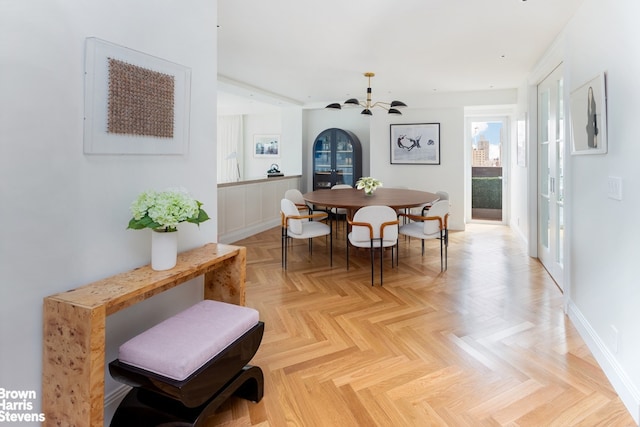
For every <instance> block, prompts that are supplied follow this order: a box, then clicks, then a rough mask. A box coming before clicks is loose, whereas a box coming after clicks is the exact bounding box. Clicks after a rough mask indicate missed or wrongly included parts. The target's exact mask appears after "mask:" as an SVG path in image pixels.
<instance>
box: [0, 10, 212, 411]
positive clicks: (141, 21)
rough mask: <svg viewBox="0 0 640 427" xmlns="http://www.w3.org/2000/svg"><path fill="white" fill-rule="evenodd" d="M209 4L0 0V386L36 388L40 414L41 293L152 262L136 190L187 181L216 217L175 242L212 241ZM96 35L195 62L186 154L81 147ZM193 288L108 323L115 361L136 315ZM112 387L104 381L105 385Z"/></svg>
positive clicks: (145, 317)
mask: <svg viewBox="0 0 640 427" xmlns="http://www.w3.org/2000/svg"><path fill="white" fill-rule="evenodd" d="M216 8H217V3H216V2H215V1H207V0H192V1H190V2H189V7H184V4H182V3H180V2H175V1H170V0H138V1H136V2H130V1H127V0H110V1H104V0H95V1H92V2H84V1H73V0H68V1H56V2H51V1H48V0H31V1H28V2H22V1H2V2H0V9H1V10H0V40H4V41H5V42H3V43H0V58H2V60H1V61H2V83H0V85H1V87H2V96H0V199H1V200H2V201H1V202H0V222H2V224H3V227H2V232H1V235H0V259H1V260H2V261H0V262H1V264H0V289H1V290H0V292H1V296H0V313H1V314H0V316H1V317H0V328H1V329H0V341H1V342H2V344H1V345H0V387H2V388H5V389H13V390H35V391H36V392H37V393H38V402H36V403H35V404H34V411H35V412H37V411H39V410H40V406H41V403H40V401H39V396H40V390H41V372H42V370H41V366H42V360H41V359H42V299H43V298H44V297H45V296H47V295H50V294H53V293H57V292H62V291H65V290H68V289H72V288H74V287H77V286H81V285H84V284H87V283H89V282H91V281H94V280H97V279H100V278H104V277H107V276H110V275H113V274H116V273H119V272H123V271H127V270H129V269H132V268H135V267H138V266H140V265H144V264H147V263H148V262H149V261H150V234H149V233H150V231H148V230H144V231H132V230H126V225H127V223H128V221H129V218H130V213H129V205H130V204H131V202H132V201H133V200H134V198H135V197H136V196H137V194H138V193H139V192H140V191H142V190H145V189H151V188H156V189H163V188H165V187H169V186H183V187H185V188H187V189H188V190H189V191H190V192H191V193H192V194H194V195H195V196H196V197H197V198H198V199H199V200H201V201H202V202H203V203H204V208H205V210H207V212H209V213H210V214H213V215H212V216H213V217H214V219H213V220H211V221H208V222H206V223H204V224H202V225H201V226H200V228H198V227H196V226H194V225H191V224H188V225H184V226H180V231H179V233H180V236H179V250H185V249H188V248H192V247H196V246H200V245H202V244H204V243H206V242H211V241H215V240H216V238H217V236H216V230H217V223H216V219H215V213H216V211H217V200H216V195H217V191H216V166H215V164H216V163H215V153H216V150H215V135H216V128H215V127H216V124H215V123H216V120H215V117H216V74H217V65H216V55H215V52H216V25H215V23H216ZM92 36H93V37H98V38H101V39H104V40H107V41H110V42H113V43H116V44H119V45H122V46H126V47H129V48H131V49H134V50H138V51H141V52H145V53H148V54H151V55H154V56H157V57H159V58H163V59H166V60H169V61H172V62H176V63H178V64H182V65H185V66H188V67H190V68H191V70H192V90H191V117H190V146H189V153H188V155H186V156H87V155H84V154H83V141H82V135H83V131H82V129H83V67H84V43H85V38H86V37H92ZM9 40H11V42H10V43H9V42H8V41H9ZM199 286H200V283H197V282H196V283H192V284H191V285H187V286H186V288H185V289H179V290H177V291H176V292H172V293H171V294H170V295H168V296H166V297H164V296H163V297H161V298H153V299H151V300H149V301H148V303H147V304H145V305H143V306H135V307H133V308H130V309H127V310H125V311H124V312H122V313H119V314H118V315H117V316H116V317H114V318H113V319H110V321H109V324H108V328H109V329H110V330H109V331H108V337H107V340H108V345H109V348H108V352H109V354H110V356H113V354H114V350H115V348H116V347H117V345H118V343H119V342H120V341H121V340H122V339H124V338H126V337H127V336H129V335H131V334H133V333H135V332H136V330H137V329H142V328H145V327H146V325H145V323H153V322H155V321H156V319H157V318H160V317H163V316H165V315H168V314H170V313H172V312H175V311H177V310H178V309H180V308H181V307H183V306H187V305H189V304H190V303H191V302H192V301H194V300H195V299H197V298H198V292H199ZM110 356H108V357H110ZM108 360H109V359H108ZM115 387H116V385H115V384H113V383H111V382H109V383H107V387H106V388H107V390H106V391H107V393H109V392H110V391H112V390H113V389H114V388H115Z"/></svg>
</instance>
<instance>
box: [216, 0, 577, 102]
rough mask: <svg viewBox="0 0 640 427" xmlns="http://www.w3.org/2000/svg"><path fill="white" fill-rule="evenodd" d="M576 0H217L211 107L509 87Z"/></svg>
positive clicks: (410, 97) (406, 97)
mask: <svg viewBox="0 0 640 427" xmlns="http://www.w3.org/2000/svg"><path fill="white" fill-rule="evenodd" d="M582 2H583V0H528V1H524V0H394V1H391V0H367V1H365V0H322V1H300V0H270V1H264V0H219V1H218V26H219V27H218V79H219V82H221V83H220V98H219V102H218V104H219V110H220V111H229V106H230V105H231V104H232V103H243V107H238V106H236V107H234V108H248V106H247V104H246V100H247V99H251V103H252V104H253V105H254V107H256V106H257V105H260V104H262V103H265V102H266V103H268V104H270V105H272V106H273V105H282V104H294V105H301V106H303V107H309V108H313V107H323V106H325V105H326V104H329V103H331V102H344V100H346V99H347V98H352V97H355V98H358V99H360V100H364V99H365V98H366V88H367V79H366V78H365V77H364V75H363V73H364V72H367V71H371V72H374V73H375V74H376V75H375V77H373V78H372V79H371V87H372V92H373V95H372V98H373V101H374V102H375V101H386V102H388V101H391V100H393V99H398V100H402V101H404V102H406V103H407V104H408V105H409V107H411V106H414V107H417V106H420V103H421V100H424V99H425V98H427V97H429V96H430V95H431V94H433V93H434V92H437V93H443V92H460V91H465V92H466V91H484V90H498V89H513V88H517V87H519V86H520V85H521V84H522V83H523V82H524V81H525V79H526V76H527V74H528V73H529V71H530V70H531V69H532V68H533V67H534V65H535V64H536V62H537V61H538V60H539V59H540V57H541V56H542V54H543V53H544V52H545V50H546V49H547V48H548V47H549V46H550V45H551V43H552V42H553V41H554V39H555V38H556V37H557V36H558V35H559V33H560V31H561V30H562V28H563V27H564V26H565V25H566V24H567V22H568V21H569V19H570V18H571V17H572V16H573V14H574V13H575V11H576V10H577V9H578V7H579V6H580V5H581V4H582ZM225 105H226V106H227V107H225ZM225 108H226V110H225ZM236 114H238V113H236Z"/></svg>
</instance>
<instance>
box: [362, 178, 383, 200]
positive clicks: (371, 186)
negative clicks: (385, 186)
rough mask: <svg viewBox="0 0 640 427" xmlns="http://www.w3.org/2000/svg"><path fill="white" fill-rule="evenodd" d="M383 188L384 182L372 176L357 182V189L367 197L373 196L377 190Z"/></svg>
mask: <svg viewBox="0 0 640 427" xmlns="http://www.w3.org/2000/svg"><path fill="white" fill-rule="evenodd" d="M378 187H382V182H381V181H378V180H377V179H375V178H372V177H370V176H363V177H362V178H360V179H359V180H358V182H356V188H357V189H358V190H363V189H364V192H365V193H366V194H367V195H369V196H370V195H372V194H373V192H374V191H376V188H378Z"/></svg>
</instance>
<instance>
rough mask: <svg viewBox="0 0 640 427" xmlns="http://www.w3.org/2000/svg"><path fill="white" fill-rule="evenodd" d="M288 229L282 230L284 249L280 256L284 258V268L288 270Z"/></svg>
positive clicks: (282, 245)
mask: <svg viewBox="0 0 640 427" xmlns="http://www.w3.org/2000/svg"><path fill="white" fill-rule="evenodd" d="M286 232H287V231H286V229H285V228H283V229H282V242H281V244H280V246H281V247H282V248H281V249H282V253H281V254H280V256H281V258H282V261H281V263H282V267H284V269H285V270H286V269H287V235H286Z"/></svg>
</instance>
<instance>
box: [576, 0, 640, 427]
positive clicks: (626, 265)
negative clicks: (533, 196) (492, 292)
mask: <svg viewBox="0 0 640 427" xmlns="http://www.w3.org/2000/svg"><path fill="white" fill-rule="evenodd" d="M638 16H640V4H639V3H638V2H636V1H634V0H620V1H616V2H609V1H606V0H585V2H584V4H583V6H582V7H581V8H580V10H579V11H578V13H577V14H576V16H575V17H574V18H573V19H572V21H571V22H570V24H569V25H568V27H567V30H566V36H565V43H566V51H565V56H566V58H565V85H568V88H569V90H570V91H571V90H573V89H575V88H577V87H579V86H580V85H582V84H583V83H584V82H586V81H588V80H590V79H591V78H592V77H594V76H595V75H596V74H597V73H600V72H603V71H606V72H607V116H608V117H607V119H608V143H609V150H608V154H605V155H587V156H567V160H568V161H569V162H570V164H569V170H570V174H571V175H570V177H569V178H570V187H569V188H568V190H567V194H568V197H569V200H570V203H571V206H570V209H569V216H568V218H567V224H568V226H569V231H570V234H569V242H568V244H569V248H570V260H569V261H570V271H569V272H568V277H569V279H570V285H569V286H570V287H569V292H570V294H569V297H570V301H569V314H570V315H571V317H572V320H573V321H574V322H575V323H576V324H577V326H578V328H579V330H580V331H581V333H582V335H583V337H584V338H585V339H586V341H587V342H588V343H589V344H590V348H591V350H592V351H593V352H594V354H595V355H596V358H597V359H598V362H599V363H600V364H601V365H602V366H603V368H604V369H605V372H606V373H607V375H608V376H609V378H610V380H611V382H612V383H613V385H614V387H616V389H617V391H618V393H619V394H620V395H621V397H622V399H623V401H624V402H625V403H626V404H627V407H628V408H629V409H630V411H631V415H632V416H633V417H634V418H635V420H636V422H638V421H639V419H640V393H639V391H638V390H639V389H640V364H639V363H638V360H640V328H639V323H638V315H637V313H638V304H639V302H640V286H638V279H637V271H636V269H635V263H636V262H637V260H636V258H637V257H636V255H637V254H638V241H639V240H640V221H638V212H640V192H638V191H637V190H636V189H637V188H640V168H638V164H637V163H638V159H640V144H638V126H637V123H638V117H640V97H639V96H638V94H640V79H638V76H639V75H640V55H638V47H637V41H638V40H640V27H639V26H638V25H637V17H638ZM608 176H616V177H621V178H622V183H623V186H622V188H623V200H622V201H617V200H613V199H610V198H608V197H607V177H608ZM612 328H615V329H617V331H618V333H617V339H616V334H615V333H614V332H613V329H612Z"/></svg>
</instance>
